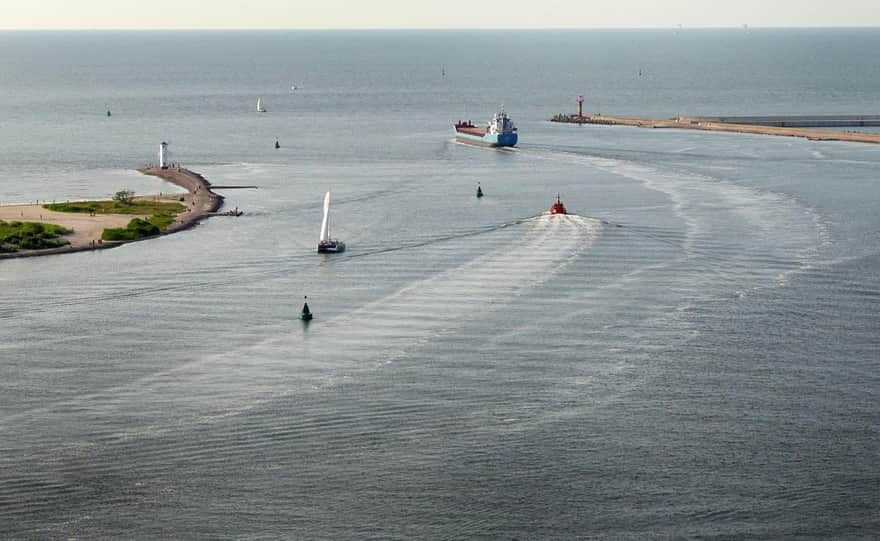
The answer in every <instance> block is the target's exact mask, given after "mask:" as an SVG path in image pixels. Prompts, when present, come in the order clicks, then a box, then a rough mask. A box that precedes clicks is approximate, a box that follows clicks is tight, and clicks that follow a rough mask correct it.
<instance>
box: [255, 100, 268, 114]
mask: <svg viewBox="0 0 880 541" xmlns="http://www.w3.org/2000/svg"><path fill="white" fill-rule="evenodd" d="M257 112H258V113H265V112H266V110H265V109H263V98H257Z"/></svg>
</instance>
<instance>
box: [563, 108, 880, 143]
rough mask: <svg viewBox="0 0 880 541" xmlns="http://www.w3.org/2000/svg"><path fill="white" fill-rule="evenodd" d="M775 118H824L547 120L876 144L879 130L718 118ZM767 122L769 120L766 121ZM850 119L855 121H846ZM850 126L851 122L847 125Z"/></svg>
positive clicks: (581, 117) (604, 117)
mask: <svg viewBox="0 0 880 541" xmlns="http://www.w3.org/2000/svg"><path fill="white" fill-rule="evenodd" d="M721 118H726V119H728V120H729V119H731V118H734V119H760V118H764V119H775V120H777V121H781V119H784V118H790V119H797V118H803V119H807V120H804V121H805V122H815V121H817V120H816V119H820V118H824V117H714V119H706V118H701V117H681V116H680V117H676V118H670V119H656V118H639V117H629V116H609V115H578V114H573V115H566V114H559V115H556V116H554V117H553V118H551V119H550V121H551V122H562V123H568V124H601V125H608V126H635V127H638V128H654V129H656V128H673V129H684V130H703V131H716V132H728V133H750V134H756V135H776V136H783V137H803V138H805V139H809V140H811V141H848V142H854V143H874V144H880V133H864V132H856V131H837V130H822V129H817V128H815V127H813V128H807V127H791V126H788V125H786V126H776V125H759V124H740V123H733V122H728V121H724V122H722V121H721V120H720V119H721ZM848 118H851V119H855V118H860V119H863V120H860V121H859V122H868V121H870V119H872V118H874V117H871V116H861V117H848ZM877 119H878V125H880V117H877ZM836 120H837V121H840V122H844V121H846V118H841V117H837V118H836ZM766 122H771V120H766ZM850 122H856V121H855V120H850ZM850 125H852V124H850Z"/></svg>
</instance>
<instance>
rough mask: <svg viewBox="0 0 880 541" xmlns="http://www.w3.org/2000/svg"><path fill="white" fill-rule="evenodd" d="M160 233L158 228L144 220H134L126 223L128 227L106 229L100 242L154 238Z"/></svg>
mask: <svg viewBox="0 0 880 541" xmlns="http://www.w3.org/2000/svg"><path fill="white" fill-rule="evenodd" d="M159 233H161V231H160V230H159V227H158V226H157V225H155V224H152V223H150V222H148V221H146V220H142V219H140V218H134V219H133V220H132V221H130V222H128V226H127V227H125V228H121V227H108V228H107V229H105V230H104V232H103V233H102V234H101V239H102V240H138V239H142V238H145V237H154V236H156V235H158V234H159Z"/></svg>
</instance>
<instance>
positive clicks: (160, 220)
mask: <svg viewBox="0 0 880 541" xmlns="http://www.w3.org/2000/svg"><path fill="white" fill-rule="evenodd" d="M174 218H175V215H173V214H153V215H152V216H150V219H149V220H147V221H148V222H150V223H151V224H153V225H155V226H156V227H158V228H159V230H160V231H165V229H166V228H167V227H168V226H169V225H171V224H173V223H174Z"/></svg>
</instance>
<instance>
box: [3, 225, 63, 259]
mask: <svg viewBox="0 0 880 541" xmlns="http://www.w3.org/2000/svg"><path fill="white" fill-rule="evenodd" d="M68 233H72V231H71V230H70V229H67V228H66V227H61V226H60V225H55V224H46V223H41V222H20V221H14V222H9V223H7V222H4V221H2V220H0V252H6V253H8V252H15V251H16V250H19V249H21V250H42V249H45V248H57V247H59V246H64V245H65V244H68V242H67V241H66V240H56V239H57V238H58V237H59V236H61V235H66V234H68Z"/></svg>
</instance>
